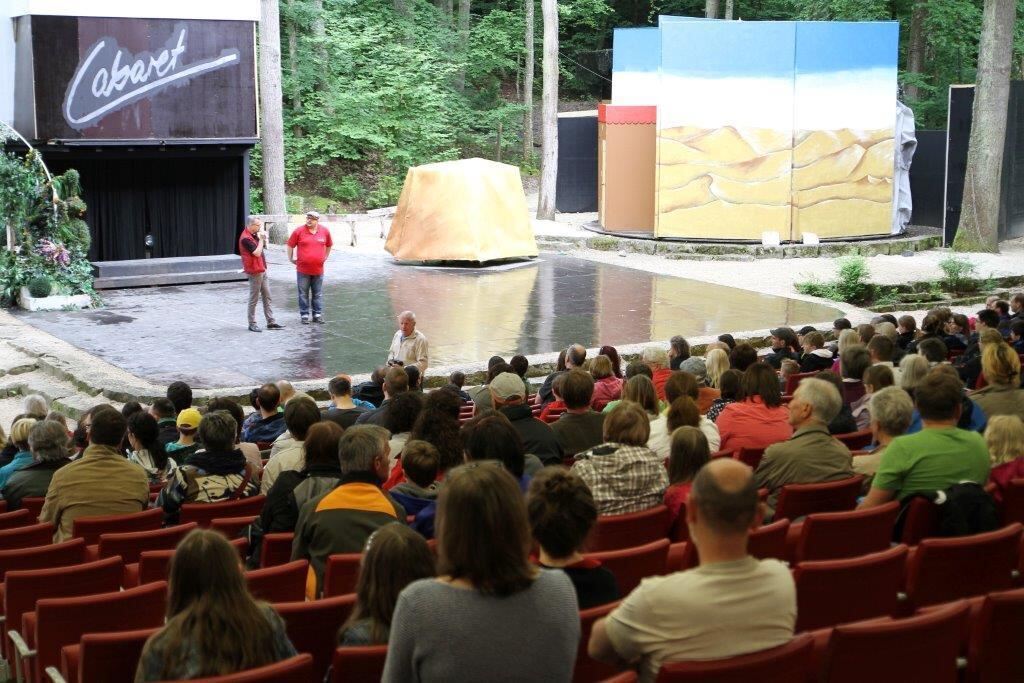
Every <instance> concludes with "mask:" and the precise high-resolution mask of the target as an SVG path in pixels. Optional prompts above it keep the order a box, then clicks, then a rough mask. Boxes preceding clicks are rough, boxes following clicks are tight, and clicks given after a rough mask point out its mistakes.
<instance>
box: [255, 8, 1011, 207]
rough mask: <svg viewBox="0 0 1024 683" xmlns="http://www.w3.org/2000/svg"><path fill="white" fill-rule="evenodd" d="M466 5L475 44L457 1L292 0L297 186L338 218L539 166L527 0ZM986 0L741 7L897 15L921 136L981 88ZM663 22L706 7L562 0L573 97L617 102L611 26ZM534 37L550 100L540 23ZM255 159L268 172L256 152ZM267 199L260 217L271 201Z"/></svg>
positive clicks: (777, 12)
mask: <svg viewBox="0 0 1024 683" xmlns="http://www.w3.org/2000/svg"><path fill="white" fill-rule="evenodd" d="M462 1H463V2H470V3H471V4H470V7H469V9H470V12H469V17H470V21H469V27H468V36H467V35H466V34H465V33H464V32H461V31H460V27H459V8H460V4H461V3H460V2H459V0H433V1H428V0H393V2H381V1H380V0H280V4H281V41H282V72H283V73H282V78H283V80H282V85H283V91H284V100H285V102H284V123H285V163H286V168H285V173H286V180H287V182H288V185H289V192H291V193H293V194H302V195H304V196H306V197H313V196H315V197H320V198H323V199H321V200H319V201H322V202H326V203H330V204H333V205H334V206H335V207H337V208H338V209H339V210H341V209H343V208H355V207H374V206H383V205H387V204H390V203H394V202H395V200H396V199H397V196H398V193H399V191H400V190H401V186H402V181H403V179H404V177H405V172H406V170H407V169H408V168H409V167H410V166H414V165H418V164H423V163H430V162H434V161H443V160H448V159H457V158H466V157H473V156H479V157H485V158H489V159H500V160H502V161H505V162H508V163H514V164H517V165H520V167H521V168H522V169H523V171H524V174H532V173H535V172H536V170H537V169H536V164H537V157H536V154H531V155H528V156H527V157H526V158H524V155H523V150H522V142H521V139H522V138H521V136H522V131H523V126H524V116H523V112H524V105H523V98H524V93H523V92H522V83H523V75H524V69H525V63H524V55H525V54H526V46H525V43H524V31H525V23H524V5H523V0H462ZM527 1H533V0H527ZM723 4H724V3H723ZM982 4H983V0H735V17H736V18H737V19H742V20H748V21H749V20H764V19H813V20H844V21H858V20H896V21H899V22H900V55H899V59H900V85H901V89H902V90H903V94H904V100H905V101H906V102H907V104H909V105H910V106H911V108H912V109H913V110H914V112H915V115H916V118H917V126H918V128H925V129H936V128H945V125H946V108H947V94H948V88H949V85H950V84H954V83H972V82H973V80H974V75H975V69H976V64H977V52H978V43H979V38H980V30H981V14H982ZM537 5H538V7H537V10H536V12H535V16H536V17H537V22H538V24H539V22H540V11H539V0H537ZM1018 9H1019V10H1024V0H1019V1H1018ZM915 10H916V13H915ZM659 14H669V15H687V16H703V15H704V0H561V1H560V2H559V33H560V70H561V79H560V92H561V97H560V99H561V100H562V101H563V102H565V101H575V102H586V103H594V104H596V102H597V101H599V100H600V99H602V98H608V97H609V96H610V94H611V93H610V82H609V80H608V79H609V78H610V75H611V42H612V30H613V29H614V28H616V27H628V26H645V25H655V24H656V23H657V17H658V15H659ZM1017 16H1018V21H1017V25H1016V31H1015V44H1014V59H1013V65H1014V67H1013V74H1012V77H1013V78H1021V77H1022V76H1024V71H1022V69H1024V11H1018V13H1017ZM914 32H919V33H920V35H921V42H920V43H919V44H920V45H921V49H922V54H921V55H920V60H919V62H918V64H919V66H918V70H916V71H914V70H913V68H912V67H909V54H908V53H909V50H910V40H911V33H914ZM534 35H535V38H536V41H537V44H536V49H535V58H536V65H535V69H536V74H537V77H536V80H535V91H536V92H535V100H539V93H540V89H541V87H542V82H541V78H540V61H541V58H542V53H543V51H542V49H541V45H540V42H541V35H542V31H541V30H540V26H539V25H538V27H537V30H536V31H535V34H534ZM460 85H461V86H462V87H460ZM914 95H916V97H914ZM535 110H537V111H539V107H535ZM536 144H537V145H538V146H539V144H540V140H539V139H537V140H536ZM538 149H539V147H538ZM253 161H254V163H253V173H254V175H255V176H257V177H258V175H259V169H260V164H259V151H258V149H257V150H256V152H255V154H254V158H253ZM253 187H259V183H258V182H254V183H253ZM254 200H255V202H254V208H255V209H257V210H258V209H260V208H261V207H260V204H259V196H258V192H257V193H256V196H254ZM318 208H322V207H319V206H318Z"/></svg>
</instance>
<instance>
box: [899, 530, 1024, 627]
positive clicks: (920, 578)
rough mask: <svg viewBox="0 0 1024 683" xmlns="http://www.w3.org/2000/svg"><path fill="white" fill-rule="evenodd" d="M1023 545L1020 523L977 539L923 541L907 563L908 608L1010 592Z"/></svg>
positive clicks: (978, 536)
mask: <svg viewBox="0 0 1024 683" xmlns="http://www.w3.org/2000/svg"><path fill="white" fill-rule="evenodd" d="M1020 545H1021V525H1020V524H1012V525H1010V526H1008V527H1004V528H1002V529H997V530H996V531H990V532H988V533H984V534H975V535H974V536H964V537H962V538H928V539H925V540H923V541H921V543H920V545H918V546H917V548H916V549H915V551H914V552H913V553H912V554H911V556H910V559H909V561H908V563H907V591H906V592H907V607H908V608H909V609H913V608H918V607H924V606H926V605H934V604H936V603H940V602H949V601H951V600H957V599H959V598H969V597H972V596H975V595H985V594H986V593H991V592H992V591H1001V590H1007V589H1008V588H1010V587H1011V582H1012V572H1013V570H1014V569H1016V567H1017V561H1018V559H1019V554H1020Z"/></svg>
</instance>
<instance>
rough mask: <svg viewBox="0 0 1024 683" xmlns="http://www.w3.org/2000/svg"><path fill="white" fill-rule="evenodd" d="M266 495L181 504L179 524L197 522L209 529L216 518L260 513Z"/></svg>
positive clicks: (201, 526)
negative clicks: (216, 501) (215, 501)
mask: <svg viewBox="0 0 1024 683" xmlns="http://www.w3.org/2000/svg"><path fill="white" fill-rule="evenodd" d="M266 500H267V497H266V496H250V497H249V498H241V499H239V500H226V501H223V502H220V503H185V504H184V505H182V506H181V515H180V516H179V517H178V523H179V524H188V523H189V522H195V523H196V524H198V525H199V527H200V528H202V529H208V528H209V527H210V524H211V523H212V522H213V520H215V519H219V518H221V517H246V516H251V515H258V514H260V512H261V511H262V510H263V503H264V502H266Z"/></svg>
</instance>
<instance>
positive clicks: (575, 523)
mask: <svg viewBox="0 0 1024 683" xmlns="http://www.w3.org/2000/svg"><path fill="white" fill-rule="evenodd" d="M526 511H527V514H528V515H529V517H530V528H531V530H532V532H533V539H534V540H535V541H536V542H537V544H538V545H539V546H540V553H539V556H538V558H537V561H538V564H539V565H540V566H541V567H544V568H545V569H561V570H562V571H564V572H565V574H566V576H568V577H569V580H570V581H572V584H573V586H574V587H575V588H576V600H577V602H578V603H579V608H580V609H587V608H590V607H596V606H597V605H604V604H607V603H609V602H614V601H616V600H618V599H619V588H618V585H617V583H616V581H615V576H614V575H613V574H612V573H611V572H610V571H608V569H607V568H605V567H602V566H601V563H600V561H598V560H594V559H588V558H585V557H583V554H582V553H581V552H580V550H581V548H582V546H583V543H584V541H585V540H586V538H587V534H589V533H590V529H591V528H592V527H593V526H594V523H595V522H596V521H597V505H596V504H595V503H594V496H593V495H592V494H591V493H590V489H589V488H587V485H586V484H584V483H583V480H582V479H580V477H579V475H577V474H576V473H574V472H573V471H572V470H568V469H565V468H564V467H546V468H544V469H543V470H541V471H540V473H538V474H537V476H536V477H534V478H533V481H531V482H530V489H529V492H528V493H527V497H526Z"/></svg>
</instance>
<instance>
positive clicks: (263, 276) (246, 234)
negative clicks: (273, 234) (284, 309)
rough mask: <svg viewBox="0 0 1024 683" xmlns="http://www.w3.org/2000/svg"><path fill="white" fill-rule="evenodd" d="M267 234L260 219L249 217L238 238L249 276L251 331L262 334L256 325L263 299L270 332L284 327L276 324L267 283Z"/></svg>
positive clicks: (244, 267)
mask: <svg viewBox="0 0 1024 683" xmlns="http://www.w3.org/2000/svg"><path fill="white" fill-rule="evenodd" d="M266 246H267V233H266V232H265V231H264V230H262V229H261V228H260V219H259V218H257V217H256V216H249V223H248V225H246V226H245V229H244V230H242V234H241V236H240V237H239V238H238V253H239V254H240V255H241V257H242V270H244V271H245V274H246V275H248V276H249V331H250V332H262V331H263V330H261V329H260V326H259V325H257V324H256V304H257V302H259V300H260V297H261V296H262V297H263V315H264V316H265V317H266V318H267V329H268V330H283V329H284V325H278V324H277V323H276V322H274V309H272V308H271V307H270V304H271V299H270V285H269V283H268V282H267V256H266V254H264V253H263V252H264V249H265V248H266Z"/></svg>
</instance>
